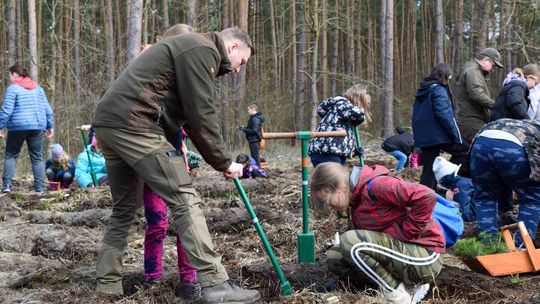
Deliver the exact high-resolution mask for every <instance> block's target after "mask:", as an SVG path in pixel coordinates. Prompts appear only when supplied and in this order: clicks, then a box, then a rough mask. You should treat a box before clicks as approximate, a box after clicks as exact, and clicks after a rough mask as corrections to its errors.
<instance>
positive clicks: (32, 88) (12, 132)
mask: <svg viewBox="0 0 540 304" xmlns="http://www.w3.org/2000/svg"><path fill="white" fill-rule="evenodd" d="M9 73H10V80H11V84H10V85H9V86H8V88H7V90H6V94H5V97H4V103H3V104H2V110H1V111H0V130H1V129H4V128H7V129H8V133H7V139H6V152H5V158H4V175H3V177H2V179H3V184H4V185H3V188H2V192H3V193H9V192H11V190H12V179H13V176H14V175H15V167H16V166H17V158H18V157H19V154H20V152H21V148H22V145H23V143H24V142H25V141H26V144H27V145H28V154H29V155H30V161H31V162H32V171H33V173H34V190H35V191H36V192H38V193H42V192H43V191H44V190H45V163H44V162H43V134H45V136H46V137H47V138H52V137H53V136H54V129H53V125H54V116H53V111H52V109H51V106H50V105H49V102H48V101H47V96H45V91H44V90H43V88H42V87H40V86H39V85H38V84H37V83H36V82H35V81H33V80H32V79H31V78H30V76H29V75H28V71H27V70H26V69H25V68H23V67H22V66H21V65H18V64H15V65H13V66H11V67H10V68H9ZM0 137H2V138H3V137H4V134H3V133H0Z"/></svg>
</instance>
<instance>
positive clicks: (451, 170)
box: [433, 156, 459, 183]
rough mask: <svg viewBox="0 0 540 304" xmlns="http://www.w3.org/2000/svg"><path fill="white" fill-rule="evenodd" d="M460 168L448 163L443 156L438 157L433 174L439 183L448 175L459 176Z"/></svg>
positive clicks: (434, 163)
mask: <svg viewBox="0 0 540 304" xmlns="http://www.w3.org/2000/svg"><path fill="white" fill-rule="evenodd" d="M458 169H459V166H458V165H456V164H453V163H451V162H449V161H447V160H446V159H445V158H444V157H442V156H437V157H436V158H435V161H434V162H433V173H434V174H435V179H436V180H437V183H438V182H439V181H440V180H441V178H443V177H445V176H447V175H448V174H454V175H455V174H457V171H458Z"/></svg>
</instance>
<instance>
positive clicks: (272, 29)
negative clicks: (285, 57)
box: [268, 0, 279, 93]
mask: <svg viewBox="0 0 540 304" xmlns="http://www.w3.org/2000/svg"><path fill="white" fill-rule="evenodd" d="M268 4H269V6H270V20H269V22H270V37H271V48H272V60H273V64H274V68H273V69H272V72H273V73H272V74H273V78H274V90H273V92H274V93H277V91H278V89H279V77H278V75H279V62H278V54H277V50H278V46H277V37H276V23H275V17H274V0H270V1H269V2H268Z"/></svg>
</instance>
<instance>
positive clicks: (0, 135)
mask: <svg viewBox="0 0 540 304" xmlns="http://www.w3.org/2000/svg"><path fill="white" fill-rule="evenodd" d="M0 138H4V131H2V130H0Z"/></svg>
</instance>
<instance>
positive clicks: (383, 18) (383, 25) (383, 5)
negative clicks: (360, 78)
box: [380, 0, 388, 98]
mask: <svg viewBox="0 0 540 304" xmlns="http://www.w3.org/2000/svg"><path fill="white" fill-rule="evenodd" d="M387 5H388V3H387V0H381V15H380V16H381V21H380V23H381V46H380V48H381V72H382V73H381V77H382V79H383V81H384V79H385V76H384V73H386V68H385V66H384V65H385V64H386V45H387V41H386V37H387V34H386V18H387V16H386V14H387V12H386V11H387V7H386V6H387ZM383 94H384V90H383ZM383 98H384V95H383Z"/></svg>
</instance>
